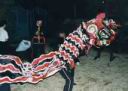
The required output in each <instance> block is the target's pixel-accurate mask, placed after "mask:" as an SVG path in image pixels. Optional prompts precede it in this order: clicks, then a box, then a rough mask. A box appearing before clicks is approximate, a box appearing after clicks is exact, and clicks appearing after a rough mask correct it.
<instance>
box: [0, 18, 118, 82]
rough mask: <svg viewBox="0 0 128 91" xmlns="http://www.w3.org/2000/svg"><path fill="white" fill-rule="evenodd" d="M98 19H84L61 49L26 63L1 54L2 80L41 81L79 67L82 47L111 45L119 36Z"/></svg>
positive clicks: (0, 72)
mask: <svg viewBox="0 0 128 91" xmlns="http://www.w3.org/2000/svg"><path fill="white" fill-rule="evenodd" d="M97 22H101V20H99V21H97V20H96V19H95V20H91V21H88V22H83V23H82V24H81V25H80V26H79V27H78V28H77V29H76V30H75V31H73V32H72V33H70V34H69V35H68V36H67V37H66V38H65V40H64V43H63V44H61V46H60V47H59V49H58V51H54V52H50V53H48V54H42V55H41V56H40V57H39V58H36V59H34V60H33V61H32V63H28V62H24V63H23V62H22V61H21V60H20V58H19V57H17V56H12V55H2V56H0V75H1V76H0V84H3V83H18V82H22V83H26V82H29V83H38V82H39V81H41V80H43V79H45V78H47V77H49V76H52V75H54V74H55V73H57V72H58V71H59V70H61V69H62V68H71V69H72V68H75V63H74V59H75V58H77V57H78V56H79V55H80V53H81V51H83V50H85V51H86V53H88V51H89V49H90V48H91V47H92V46H98V47H99V46H102V45H109V44H110V43H111V41H112V40H113V37H114V36H115V32H114V31H113V30H112V29H111V28H107V29H106V28H104V27H102V25H100V23H97ZM98 24H99V25H98ZM99 26H100V27H99ZM6 72H8V73H9V74H6Z"/></svg>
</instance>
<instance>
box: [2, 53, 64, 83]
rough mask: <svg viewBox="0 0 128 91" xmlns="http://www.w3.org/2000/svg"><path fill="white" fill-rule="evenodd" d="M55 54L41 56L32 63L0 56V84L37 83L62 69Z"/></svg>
mask: <svg viewBox="0 0 128 91" xmlns="http://www.w3.org/2000/svg"><path fill="white" fill-rule="evenodd" d="M56 53H57V52H51V53H49V54H44V55H41V56H40V57H39V58H36V59H34V60H33V62H32V63H28V62H24V63H23V62H22V61H21V60H20V58H19V57H17V56H11V55H3V56H0V84H3V83H18V82H21V83H26V82H29V83H38V82H39V81H41V80H43V79H45V78H47V77H49V76H51V75H53V74H55V73H56V72H58V71H59V70H60V69H62V67H63V66H62V64H63V63H62V62H61V61H60V60H59V59H57V58H56Z"/></svg>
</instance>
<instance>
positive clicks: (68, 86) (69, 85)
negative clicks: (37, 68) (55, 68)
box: [60, 69, 74, 91]
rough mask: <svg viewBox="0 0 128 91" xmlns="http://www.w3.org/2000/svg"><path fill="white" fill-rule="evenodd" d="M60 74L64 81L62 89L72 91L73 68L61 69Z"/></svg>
mask: <svg viewBox="0 0 128 91" xmlns="http://www.w3.org/2000/svg"><path fill="white" fill-rule="evenodd" d="M60 74H61V75H62V77H63V78H64V79H65V81H66V83H65V86H64V89H63V91H72V88H73V85H74V69H71V70H67V69H62V70H61V71H60Z"/></svg>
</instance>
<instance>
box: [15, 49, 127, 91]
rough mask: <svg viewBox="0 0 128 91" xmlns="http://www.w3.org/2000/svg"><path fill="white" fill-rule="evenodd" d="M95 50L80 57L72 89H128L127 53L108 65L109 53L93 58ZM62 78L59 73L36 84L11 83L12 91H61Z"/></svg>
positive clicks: (90, 90)
mask: <svg viewBox="0 0 128 91" xmlns="http://www.w3.org/2000/svg"><path fill="white" fill-rule="evenodd" d="M94 56H95V51H91V52H90V53H89V56H83V57H80V61H81V63H80V65H79V66H77V68H76V71H75V72H76V73H75V82H76V83H77V85H74V88H73V91H128V55H126V54H116V56H118V57H117V58H116V59H115V60H114V61H113V62H112V63H110V65H109V66H108V63H109V55H108V53H107V52H103V53H102V56H101V58H100V59H98V60H93V58H94ZM63 86H64V79H63V78H61V76H60V75H59V73H57V74H55V75H54V76H52V77H50V78H48V79H46V80H44V81H42V82H40V83H38V84H36V85H33V84H23V85H20V84H17V85H12V91H63Z"/></svg>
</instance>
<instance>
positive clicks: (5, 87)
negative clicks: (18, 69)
mask: <svg viewBox="0 0 128 91" xmlns="http://www.w3.org/2000/svg"><path fill="white" fill-rule="evenodd" d="M0 91H11V88H10V84H2V85H0Z"/></svg>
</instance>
